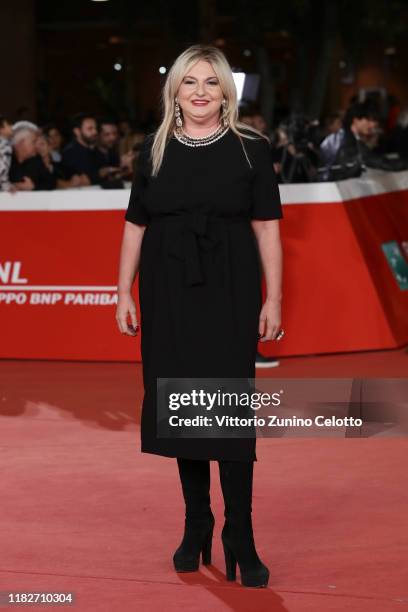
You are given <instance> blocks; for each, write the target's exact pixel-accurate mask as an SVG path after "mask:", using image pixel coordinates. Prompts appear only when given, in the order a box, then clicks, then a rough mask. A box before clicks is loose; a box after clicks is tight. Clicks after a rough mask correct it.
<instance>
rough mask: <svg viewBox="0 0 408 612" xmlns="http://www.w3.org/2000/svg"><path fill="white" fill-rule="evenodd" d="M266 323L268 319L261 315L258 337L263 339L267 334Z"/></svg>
mask: <svg viewBox="0 0 408 612" xmlns="http://www.w3.org/2000/svg"><path fill="white" fill-rule="evenodd" d="M265 322H266V317H265V316H263V315H261V316H260V317H259V325H258V336H259V337H260V338H261V337H262V336H263V335H264V333H265Z"/></svg>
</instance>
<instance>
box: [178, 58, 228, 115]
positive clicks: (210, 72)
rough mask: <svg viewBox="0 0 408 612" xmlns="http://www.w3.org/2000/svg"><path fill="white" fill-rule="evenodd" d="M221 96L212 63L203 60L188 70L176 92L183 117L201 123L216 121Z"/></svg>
mask: <svg viewBox="0 0 408 612" xmlns="http://www.w3.org/2000/svg"><path fill="white" fill-rule="evenodd" d="M223 97H224V96H223V92H222V90H221V86H220V83H219V80H218V77H217V75H216V73H215V72H214V69H213V67H212V65H211V64H210V63H209V62H206V61H204V60H199V61H198V62H197V63H196V64H194V66H193V67H192V68H190V70H188V72H187V73H186V74H185V75H184V77H183V80H182V82H181V84H180V87H179V90H178V92H177V99H178V102H179V105H180V107H181V110H182V112H183V116H184V119H187V121H189V122H190V123H200V124H201V125H203V124H207V123H208V124H211V123H216V122H217V121H218V118H219V114H220V109H221V103H222V100H223Z"/></svg>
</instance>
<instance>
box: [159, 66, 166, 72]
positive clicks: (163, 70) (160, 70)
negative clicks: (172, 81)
mask: <svg viewBox="0 0 408 612" xmlns="http://www.w3.org/2000/svg"><path fill="white" fill-rule="evenodd" d="M159 72H160V74H166V72H167V68H166V66H160V68H159Z"/></svg>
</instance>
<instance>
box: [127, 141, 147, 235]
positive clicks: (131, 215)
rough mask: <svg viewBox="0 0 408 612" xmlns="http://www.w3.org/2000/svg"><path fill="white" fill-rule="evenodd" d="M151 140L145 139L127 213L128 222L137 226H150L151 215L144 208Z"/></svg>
mask: <svg viewBox="0 0 408 612" xmlns="http://www.w3.org/2000/svg"><path fill="white" fill-rule="evenodd" d="M150 142H151V141H150V138H149V137H148V136H147V137H145V139H144V141H143V143H142V145H141V147H140V153H139V157H138V160H137V167H136V170H135V173H134V176H133V181H132V188H131V190H130V197H129V204H128V207H127V210H126V213H125V219H126V221H130V222H131V223H135V224H136V225H148V223H149V219H150V217H149V213H148V212H147V210H146V209H145V207H144V206H143V198H142V196H143V192H144V190H145V188H146V186H147V181H148V172H149V166H150V163H149V155H150V146H149V143H150Z"/></svg>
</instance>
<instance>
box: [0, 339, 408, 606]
mask: <svg viewBox="0 0 408 612" xmlns="http://www.w3.org/2000/svg"><path fill="white" fill-rule="evenodd" d="M407 374H408V356H407V353H406V351H405V350H400V351H387V352H374V353H364V354H352V355H335V356H333V355H331V356H327V357H324V356H321V357H310V358H286V359H282V361H281V367H280V368H274V369H271V370H259V371H258V375H259V376H270V377H271V376H278V377H286V376H288V377H297V376H314V377H324V376H345V377H346V376H356V377H357V376H384V377H387V376H388V377H401V376H407ZM0 382H1V387H0V388H1V393H0V406H1V410H0V416H1V419H0V423H1V442H0V446H1V466H2V483H1V484H2V494H1V506H0V516H1V523H0V525H1V553H2V554H1V560H0V591H2V592H4V591H7V590H18V591H23V592H33V591H34V592H38V591H46V592H67V591H72V592H74V593H75V596H76V602H75V606H74V609H75V610H78V611H80V612H82V611H86V612H87V611H89V612H99V611H106V612H116V611H118V612H121V611H126V612H127V611H133V610H135V611H136V610H137V611H138V610H142V611H143V612H150V611H151V612H155V611H162V610H166V611H167V610H169V611H170V610H180V609H181V610H185V611H186V612H193V611H197V612H198V611H199V612H206V611H207V610H208V611H228V610H237V611H244V610H254V611H255V612H258V611H263V610H265V611H266V610H267V611H268V612H275V611H276V612H282V611H286V610H287V611H290V612H303V611H313V612H319V611H324V612H326V611H327V612H330V611H336V612H337V611H338V612H342V611H343V610H351V611H353V612H360V611H367V612H388V611H390V612H391V611H394V610H403V609H406V608H407V607H408V487H407V461H406V457H407V451H408V441H407V440H405V439H402V438H399V439H396V438H394V439H384V438H382V439H380V438H376V439H363V440H358V439H348V440H345V439H330V440H329V439H302V440H301V439H294V438H291V439H260V440H258V462H257V463H255V482H254V503H253V506H254V529H255V538H256V542H257V548H258V552H259V555H260V557H261V558H262V560H263V561H264V562H265V563H266V564H267V565H268V567H269V568H270V571H271V577H270V583H269V588H268V589H259V590H257V589H246V588H243V587H241V586H240V585H239V583H236V584H229V583H227V582H226V581H225V574H224V570H225V567H224V559H223V556H222V549H221V543H220V530H221V527H222V522H223V505H222V499H221V493H220V485H219V478H218V465H217V463H216V462H212V477H213V480H212V499H213V507H214V513H215V517H216V527H215V532H214V545H213V565H212V566H210V567H209V568H206V569H201V570H200V571H199V572H198V573H192V574H176V573H175V572H174V570H173V566H172V560H171V558H172V554H173V552H174V550H175V549H176V548H177V546H178V544H179V542H180V539H181V535H182V528H183V519H184V517H183V506H182V496H181V488H180V484H179V480H178V473H177V468H176V463H175V459H168V458H165V457H159V456H154V455H147V454H142V453H140V451H139V432H138V429H137V422H138V419H139V414H136V413H135V411H136V408H135V406H137V405H139V403H140V399H141V368H140V364H136V365H132V364H120V363H78V362H48V361H43V362H40V361H2V362H1V365H0ZM54 608H55V609H57V606H48V605H47V606H45V605H44V606H37V607H36V608H34V609H38V610H40V609H41V610H42V609H44V610H49V609H54ZM4 609H15V607H8V608H4ZM58 609H60V610H61V609H64V608H61V606H58Z"/></svg>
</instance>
